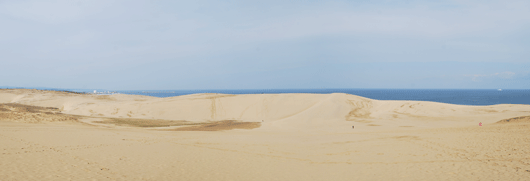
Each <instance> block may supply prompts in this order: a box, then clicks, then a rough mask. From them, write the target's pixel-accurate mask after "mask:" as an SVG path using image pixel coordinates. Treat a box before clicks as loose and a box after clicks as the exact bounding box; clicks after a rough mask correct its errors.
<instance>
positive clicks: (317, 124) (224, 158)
mask: <svg viewBox="0 0 530 181" xmlns="http://www.w3.org/2000/svg"><path fill="white" fill-rule="evenodd" d="M0 103H18V104H2V105H0V152H1V154H0V160H1V162H0V180H69V179H71V180H92V179H95V180H142V179H143V180H527V179H528V178H530V156H529V155H530V134H529V133H530V118H529V117H521V116H530V106H529V105H495V106H460V105H451V104H441V103H433V102H420V101H377V100H371V99H367V98H363V97H359V96H354V95H347V94H271V95H269V94H258V95H237V96H236V95H224V94H199V95H187V96H179V97H172V98H154V97H146V96H132V95H111V96H97V95H77V94H70V93H60V92H46V91H34V90H0ZM24 105H32V106H41V107H50V108H39V107H24ZM51 107H55V108H57V109H53V108H51ZM2 108H4V109H3V110H2ZM60 113H63V114H60ZM514 117H521V118H518V119H509V120H504V119H508V118H514ZM108 118H114V119H112V120H114V123H116V124H117V123H118V122H119V123H120V124H118V125H114V124H109V123H110V122H109V120H111V119H108ZM127 118H134V119H127ZM148 119H152V120H151V122H149V121H150V120H148ZM116 120H117V121H116ZM225 120H235V122H234V121H225ZM501 120H503V121H501ZM120 121H121V122H120ZM127 121H129V122H131V124H130V125H127V124H121V123H123V122H127ZM212 121H224V122H219V124H218V123H215V122H212ZM262 121H263V122H262ZM242 122H252V123H249V125H253V126H242V127H238V128H241V129H233V130H221V131H176V130H179V129H182V128H190V127H193V126H197V127H199V126H202V127H207V128H210V129H211V128H225V127H226V124H230V125H235V124H238V126H239V125H240V124H241V123H242ZM479 122H482V123H483V126H478V123H479ZM147 123H152V124H153V125H158V126H161V125H162V126H165V125H166V127H138V126H146V124H147ZM259 124H261V125H259ZM218 125H221V126H218ZM223 125H224V126H223ZM230 125H229V126H230ZM256 125H258V126H259V127H258V128H255V127H257V126H256ZM147 126H149V125H147ZM167 126H169V127H167ZM352 126H355V129H352ZM252 128H254V129H252ZM193 129H195V128H193ZM214 130H220V129H214Z"/></svg>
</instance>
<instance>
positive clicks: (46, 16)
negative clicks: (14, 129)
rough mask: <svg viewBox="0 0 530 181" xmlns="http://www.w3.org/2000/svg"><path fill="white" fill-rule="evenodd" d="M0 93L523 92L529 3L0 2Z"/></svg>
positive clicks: (528, 79)
mask: <svg viewBox="0 0 530 181" xmlns="http://www.w3.org/2000/svg"><path fill="white" fill-rule="evenodd" d="M0 25H1V26H0V86H15V87H51V88H71V89H108V90H179V89H184V90H189V89H312V88H319V89H320V88H385V89H387V88H388V89H530V1H528V0H521V1H518V0H513V1H511V0H500V1H496V0H476V1H475V0H459V1H444V0H442V1H415V0H382V1H375V0H359V1H346V0H343V1H333V0H326V1H319V0H307V1H299V0H296V1H295V0H292V1H291V0H267V1H253V0H245V1H235V0H225V1H212V0H195V1H179V0H150V1H145V0H142V1H138V0H47V1H41V0H0Z"/></svg>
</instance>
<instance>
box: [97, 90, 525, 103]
mask: <svg viewBox="0 0 530 181" xmlns="http://www.w3.org/2000/svg"><path fill="white" fill-rule="evenodd" d="M110 92H112V93H121V94H134V95H146V96H153V97H173V96H180V95H189V94H199V93H221V94H289V93H309V94H331V93H346V94H352V95H358V96H362V97H366V98H370V99H377V100H412V101H432V102H440V103H449V104H458V105H495V104H527V105H530V89H502V90H501V89H244V90H135V91H107V93H110ZM102 93H105V92H102Z"/></svg>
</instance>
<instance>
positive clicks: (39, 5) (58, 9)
mask: <svg viewBox="0 0 530 181" xmlns="http://www.w3.org/2000/svg"><path fill="white" fill-rule="evenodd" d="M112 1H113V0H102V1H96V0H94V1H92V0H49V1H40V0H20V1H3V2H0V13H2V14H6V15H9V16H12V17H17V18H22V19H27V20H32V21H37V22H40V23H46V24H59V23H65V22H71V21H75V20H78V19H80V18H82V17H84V16H87V15H90V14H96V13H98V12H99V11H100V10H102V9H104V7H106V6H109V5H111V4H112Z"/></svg>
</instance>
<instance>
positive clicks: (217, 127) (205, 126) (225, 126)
mask: <svg viewBox="0 0 530 181" xmlns="http://www.w3.org/2000/svg"><path fill="white" fill-rule="evenodd" d="M260 126H261V123H260V122H239V121H235V120H224V121H216V122H209V123H202V124H200V125H197V126H189V127H182V128H176V129H173V131H222V130H232V129H254V128H259V127H260Z"/></svg>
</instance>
